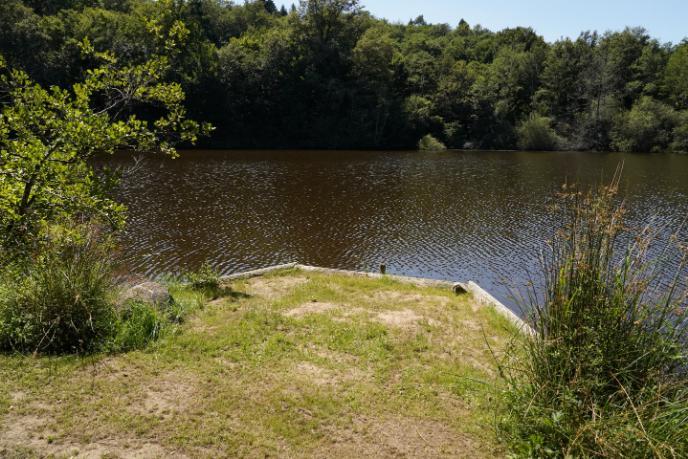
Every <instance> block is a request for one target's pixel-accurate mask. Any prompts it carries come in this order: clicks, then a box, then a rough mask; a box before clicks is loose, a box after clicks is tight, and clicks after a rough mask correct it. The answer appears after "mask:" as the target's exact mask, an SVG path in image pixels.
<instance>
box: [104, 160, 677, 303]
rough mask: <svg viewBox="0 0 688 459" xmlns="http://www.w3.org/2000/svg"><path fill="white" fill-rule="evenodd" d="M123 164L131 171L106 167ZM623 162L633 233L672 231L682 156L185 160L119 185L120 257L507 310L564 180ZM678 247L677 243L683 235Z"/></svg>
mask: <svg viewBox="0 0 688 459" xmlns="http://www.w3.org/2000/svg"><path fill="white" fill-rule="evenodd" d="M115 161H116V162H118V163H122V164H127V163H129V162H130V161H131V159H130V158H118V159H115ZM621 162H623V163H624V174H623V186H622V189H623V195H624V197H625V199H626V200H627V203H628V207H629V209H630V219H631V221H632V222H633V223H644V222H649V221H650V220H651V219H653V220H654V221H656V222H657V223H660V224H662V225H666V226H667V227H668V228H678V227H679V226H680V224H681V223H682V221H683V219H685V218H686V215H688V156H678V155H640V154H637V155H636V154H600V153H570V152H561V153H537V152H478V151H475V152H473V151H471V152H459V151H450V152H443V153H418V152H333V151H251V152H242V151H189V152H181V157H180V158H179V159H176V160H170V159H165V158H151V159H147V160H145V162H144V163H143V164H142V166H141V168H140V169H139V170H138V171H137V172H136V173H135V174H134V175H133V176H131V177H128V178H127V180H126V181H125V182H124V183H123V184H122V189H121V190H120V192H119V194H120V198H121V199H122V200H123V201H124V203H125V204H126V205H127V206H128V208H129V220H128V227H127V229H126V232H125V233H124V234H123V236H122V248H123V257H124V261H125V262H126V264H127V265H128V266H129V268H130V269H132V270H133V271H136V272H139V273H141V274H145V275H149V276H157V275H160V274H164V273H177V272H180V271H184V270H188V269H195V268H197V267H199V266H200V265H201V264H202V263H203V262H208V263H210V264H211V265H212V266H214V267H215V268H216V269H218V270H219V271H221V272H222V273H232V272H237V271H242V270H247V269H252V268H259V267H264V266H268V265H274V264H278V263H286V262H291V261H298V262H300V263H306V264H312V265H318V266H326V267H336V268H347V269H360V270H377V268H378V266H379V265H380V264H382V263H384V264H386V265H387V266H388V272H390V273H398V274H406V275H412V276H423V277H432V278H439V279H451V280H459V281H465V280H475V281H477V282H478V283H480V284H481V285H482V286H484V287H485V288H487V289H489V290H492V291H493V292H494V293H495V294H496V296H498V297H499V298H500V299H502V300H505V301H506V302H508V303H510V301H509V293H508V289H509V288H511V287H518V286H519V285H522V284H523V283H524V282H525V281H526V280H527V275H526V273H527V272H528V271H535V272H537V263H536V261H537V257H538V253H539V252H540V250H541V249H542V248H543V244H544V241H545V240H546V239H547V238H548V237H549V235H550V234H551V229H552V228H553V227H554V226H556V225H557V222H556V221H554V217H553V216H552V214H551V212H550V211H549V209H548V208H549V205H550V203H551V201H552V198H553V194H554V193H555V192H556V191H557V190H558V189H559V188H560V185H561V184H562V183H563V182H564V181H565V180H567V181H569V182H578V183H595V182H599V181H600V180H606V179H608V178H609V177H610V176H611V175H612V174H613V172H614V170H615V169H616V167H617V165H618V164H619V163H621ZM681 234H682V237H683V238H684V240H686V241H688V232H686V231H685V230H684V231H682V233H681Z"/></svg>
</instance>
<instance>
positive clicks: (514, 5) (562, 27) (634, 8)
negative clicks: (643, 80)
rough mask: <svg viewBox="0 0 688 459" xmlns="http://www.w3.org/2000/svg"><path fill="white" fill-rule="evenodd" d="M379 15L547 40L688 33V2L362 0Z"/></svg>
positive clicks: (667, 37) (676, 38) (664, 38)
mask: <svg viewBox="0 0 688 459" xmlns="http://www.w3.org/2000/svg"><path fill="white" fill-rule="evenodd" d="M361 3H362V4H363V6H364V7H365V9H366V10H368V11H370V12H371V13H373V14H374V15H375V16H377V17H383V18H386V19H389V20H391V21H402V22H407V21H408V20H409V19H411V18H415V17H416V16H418V15H419V14H423V16H425V20H426V21H428V22H443V23H448V24H451V25H452V26H454V25H456V24H457V23H458V22H459V20H460V19H461V18H464V19H465V20H466V21H468V23H469V24H471V25H475V24H480V25H482V26H483V27H487V28H488V29H492V30H499V29H503V28H505V27H514V26H519V25H521V26H531V27H533V28H534V29H535V30H536V31H537V32H538V33H539V34H540V35H543V36H544V37H545V39H546V40H548V41H554V40H556V39H558V38H560V37H562V36H564V37H572V38H575V37H577V36H578V34H579V33H580V32H581V31H582V30H598V31H600V32H604V31H606V30H621V29H623V28H624V27H625V26H643V27H645V28H646V29H647V30H648V31H649V32H650V34H651V35H652V36H653V37H655V38H657V39H659V40H660V41H661V42H668V41H670V42H672V43H679V42H680V41H681V40H682V39H683V38H686V37H688V0H522V1H516V0H511V1H509V0H424V1H417V0H414V1H412V0H361Z"/></svg>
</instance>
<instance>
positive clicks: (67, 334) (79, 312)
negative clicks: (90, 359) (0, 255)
mask: <svg viewBox="0 0 688 459" xmlns="http://www.w3.org/2000/svg"><path fill="white" fill-rule="evenodd" d="M109 260H110V257H109V256H108V254H107V252H106V247H105V246H104V245H103V244H102V243H101V241H99V240H98V237H97V236H96V235H95V234H94V233H88V234H86V235H84V236H83V237H80V238H79V237H77V238H70V239H68V240H66V241H65V240H61V241H59V242H55V243H53V244H52V245H51V246H50V247H49V248H48V249H47V250H46V251H45V252H44V253H43V254H42V256H41V259H40V260H39V261H34V262H32V263H30V265H28V266H26V267H23V268H22V269H21V270H19V272H18V273H14V274H9V273H8V272H7V270H6V272H5V273H4V281H3V284H5V286H4V290H5V292H4V295H3V297H2V298H0V348H2V349H5V350H16V351H19V352H41V353H73V352H87V351H91V350H94V349H96V348H98V347H99V346H100V345H101V344H102V343H104V342H105V341H106V340H107V339H108V338H109V337H110V336H112V334H113V333H114V331H115V326H116V314H115V309H114V307H113V301H112V294H113V292H114V281H113V276H112V269H111V265H110V262H109Z"/></svg>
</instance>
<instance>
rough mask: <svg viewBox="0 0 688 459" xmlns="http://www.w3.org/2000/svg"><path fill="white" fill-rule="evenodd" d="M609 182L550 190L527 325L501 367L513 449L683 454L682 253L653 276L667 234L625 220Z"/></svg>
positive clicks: (687, 396) (687, 439)
mask: <svg viewBox="0 0 688 459" xmlns="http://www.w3.org/2000/svg"><path fill="white" fill-rule="evenodd" d="M618 183H619V174H617V176H616V177H615V178H614V180H613V182H612V183H611V184H610V185H609V186H602V187H599V188H597V189H593V190H591V191H587V192H579V191H577V190H575V189H573V190H571V189H568V190H567V189H565V190H564V192H563V193H562V194H561V196H560V200H559V201H560V205H559V207H558V209H557V212H558V213H559V215H560V217H561V219H562V221H563V222H564V225H563V227H562V229H561V231H559V232H557V234H556V235H555V237H554V238H553V240H552V242H551V245H550V247H549V248H550V250H549V252H548V254H547V255H546V257H545V259H544V260H543V267H544V284H545V285H544V287H545V288H544V294H542V295H538V294H535V293H533V292H530V294H529V295H528V298H530V304H529V305H528V306H529V309H530V325H531V326H532V328H533V330H534V333H533V334H532V335H531V336H527V337H524V338H522V339H521V340H520V341H519V342H520V343H521V345H520V346H519V347H518V348H517V352H515V353H514V355H513V356H512V360H510V361H509V363H508V364H507V365H505V367H504V368H503V370H504V371H503V374H504V377H505V378H506V381H507V383H508V387H509V390H508V391H507V395H506V397H507V404H508V407H507V408H508V411H507V415H506V416H505V418H504V420H503V421H504V422H503V423H502V425H501V427H502V429H503V430H502V433H503V434H504V435H505V436H506V438H507V440H508V441H509V443H510V446H511V448H512V450H513V452H514V453H515V455H517V456H526V457H688V375H687V370H688V365H687V364H688V357H687V354H686V351H687V348H686V344H688V322H687V321H686V316H685V315H684V312H685V309H686V293H685V292H684V291H682V290H681V288H680V286H681V285H682V278H681V276H682V275H683V274H685V266H686V264H685V261H686V257H685V253H684V254H682V255H681V254H679V255H678V258H679V259H680V261H679V263H678V266H676V265H672V266H673V269H674V273H673V276H672V277H671V281H670V282H669V283H668V285H667V284H666V283H662V282H661V279H663V278H665V276H666V275H667V272H666V268H667V266H668V265H667V261H668V260H669V259H674V260H675V257H674V258H670V257H671V256H675V255H676V252H674V253H673V254H672V253H671V249H672V247H675V243H676V241H675V240H673V239H672V240H671V241H670V242H669V243H667V244H664V245H661V247H659V249H658V239H657V237H656V236H657V231H656V230H655V229H653V228H650V227H646V228H642V229H639V230H637V231H633V230H632V229H630V228H628V227H627V226H626V224H625V214H626V209H625V207H624V204H623V202H620V200H619V199H618ZM660 276H662V277H660Z"/></svg>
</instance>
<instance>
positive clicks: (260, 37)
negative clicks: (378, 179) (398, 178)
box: [0, 0, 688, 153]
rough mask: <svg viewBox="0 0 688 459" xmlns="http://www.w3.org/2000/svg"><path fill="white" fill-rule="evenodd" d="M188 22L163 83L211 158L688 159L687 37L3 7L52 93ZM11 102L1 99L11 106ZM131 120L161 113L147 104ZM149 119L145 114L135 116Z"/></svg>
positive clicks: (169, 3) (244, 13) (234, 11)
mask: <svg viewBox="0 0 688 459" xmlns="http://www.w3.org/2000/svg"><path fill="white" fill-rule="evenodd" d="M177 21H182V22H183V23H184V25H185V26H186V29H187V30H186V33H185V36H184V37H181V38H180V43H179V45H180V46H179V47H180V50H181V51H180V52H178V53H175V54H174V55H171V56H170V60H171V65H170V67H169V70H167V75H165V78H166V79H167V80H168V81H171V82H176V83H179V84H180V85H181V87H182V89H183V91H184V92H185V93H186V95H187V98H186V102H185V105H186V107H185V108H186V110H187V111H188V114H189V117H190V118H193V119H196V120H200V121H206V122H209V123H211V124H212V125H213V126H214V127H215V129H214V131H213V133H212V135H211V136H209V137H206V138H203V139H201V141H200V145H201V146H204V147H213V148H322V149H397V148H398V149H409V148H416V146H417V145H418V143H419V140H420V139H422V138H424V137H426V138H427V136H428V135H430V136H432V137H431V138H432V139H433V140H437V141H439V142H441V143H442V144H444V145H446V146H447V147H448V148H466V149H516V148H520V149H532V150H556V149H559V150H562V149H566V150H595V151H634V152H661V151H676V152H684V153H685V152H687V151H688V40H684V41H683V42H682V43H679V44H671V43H660V42H659V41H658V40H657V39H654V38H652V37H651V36H650V35H649V34H648V33H647V32H646V31H645V30H644V29H642V28H627V29H625V30H623V31H614V32H595V31H584V32H582V33H581V34H580V36H579V37H578V38H577V39H575V40H573V39H568V38H564V39H560V40H558V41H556V42H554V43H548V42H546V41H545V40H544V39H543V38H542V37H541V36H539V35H538V34H537V33H536V31H534V30H533V29H532V28H528V27H516V28H509V29H504V30H501V31H491V30H488V29H486V28H483V27H481V26H480V25H477V24H468V23H467V22H466V21H464V20H463V19H461V18H456V23H455V24H430V23H427V22H426V21H425V20H424V18H423V17H422V16H419V17H417V18H415V19H412V20H410V21H409V22H408V23H405V24H401V23H390V22H388V21H385V20H382V19H378V18H375V17H374V16H372V15H371V14H370V13H369V12H367V11H366V10H365V6H364V5H363V4H361V3H360V2H358V1H356V0H307V1H301V2H300V3H299V4H290V5H279V4H276V3H275V2H274V1H273V0H256V1H248V2H246V3H241V4H240V3H239V2H236V3H234V2H230V1H226V0H159V1H155V0H3V1H2V2H1V3H0V55H2V56H4V60H5V61H6V62H7V65H8V66H9V67H11V68H17V69H21V70H23V71H25V72H26V73H27V74H28V75H29V76H30V77H31V78H32V79H33V80H34V81H36V82H37V83H39V84H41V85H43V86H51V85H55V86H59V87H62V88H67V87H70V86H71V85H72V84H73V83H74V82H76V81H79V80H80V79H81V78H83V75H84V73H85V72H87V70H88V69H89V68H91V67H92V62H91V61H90V60H91V59H92V57H89V56H85V55H84V53H83V52H81V50H82V44H83V42H84V39H87V40H88V42H89V43H91V44H92V46H93V47H94V49H95V50H99V51H108V52H112V53H113V54H114V55H116V56H117V57H118V59H119V60H120V62H123V63H127V64H130V65H132V66H133V65H139V64H141V63H143V62H146V60H147V59H149V58H150V56H151V55H153V54H156V53H157V54H159V53H161V52H164V49H162V51H161V46H163V45H161V44H160V42H159V40H157V39H156V34H155V33H152V32H151V31H152V30H153V31H154V30H155V29H156V28H157V29H161V30H165V29H169V28H170V27H172V26H173V24H176V23H177ZM0 97H1V95H0ZM128 110H132V111H135V112H136V113H137V115H139V116H141V117H144V118H145V117H147V116H148V117H154V116H155V113H152V111H153V112H154V111H155V109H151V108H150V107H146V108H143V107H142V108H140V109H139V108H137V107H136V106H133V107H131V108H128ZM137 110H138V111H137Z"/></svg>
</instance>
